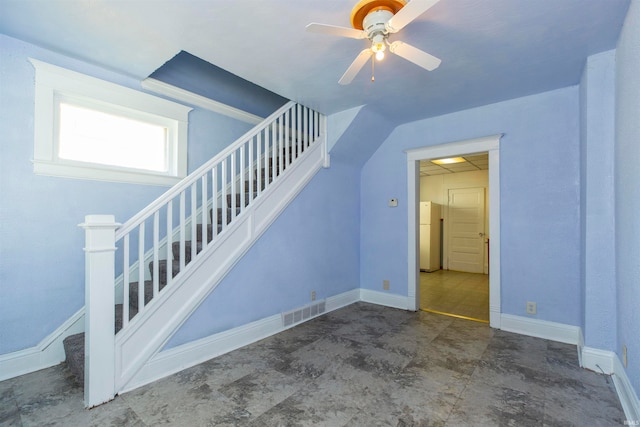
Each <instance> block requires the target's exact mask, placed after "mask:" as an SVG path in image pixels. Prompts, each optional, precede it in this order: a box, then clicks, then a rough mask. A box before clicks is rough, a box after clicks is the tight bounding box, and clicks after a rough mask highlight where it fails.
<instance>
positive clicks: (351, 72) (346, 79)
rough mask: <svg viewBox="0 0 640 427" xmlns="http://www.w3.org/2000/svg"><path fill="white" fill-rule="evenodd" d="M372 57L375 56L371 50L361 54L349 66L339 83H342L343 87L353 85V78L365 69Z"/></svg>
mask: <svg viewBox="0 0 640 427" xmlns="http://www.w3.org/2000/svg"><path fill="white" fill-rule="evenodd" d="M371 55H373V52H372V51H371V49H365V50H363V51H362V52H360V54H359V55H358V56H357V57H356V59H354V61H353V62H352V63H351V65H349V68H347V71H345V72H344V74H343V75H342V77H340V80H339V81H338V83H340V84H341V85H348V84H349V83H351V81H352V80H353V78H354V77H355V76H356V75H357V74H358V72H359V71H360V70H361V69H362V67H364V64H366V63H367V61H368V60H369V58H371Z"/></svg>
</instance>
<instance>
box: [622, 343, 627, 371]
mask: <svg viewBox="0 0 640 427" xmlns="http://www.w3.org/2000/svg"><path fill="white" fill-rule="evenodd" d="M622 365H623V366H624V367H625V368H626V367H627V346H626V345H624V344H623V345H622Z"/></svg>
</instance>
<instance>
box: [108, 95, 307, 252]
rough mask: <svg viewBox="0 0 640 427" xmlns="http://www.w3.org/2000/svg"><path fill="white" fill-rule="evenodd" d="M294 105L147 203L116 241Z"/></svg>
mask: <svg viewBox="0 0 640 427" xmlns="http://www.w3.org/2000/svg"><path fill="white" fill-rule="evenodd" d="M294 105H296V103H295V102H294V101H289V102H287V103H286V104H284V105H283V106H282V107H280V108H279V109H277V110H276V111H275V112H274V113H273V114H271V115H270V116H268V117H267V118H265V119H264V121H263V122H262V123H261V124H259V125H257V126H255V127H254V128H253V129H251V130H249V131H248V132H246V133H245V134H244V135H242V136H241V137H240V138H238V139H236V140H235V142H233V143H232V144H230V145H229V146H227V147H226V148H224V149H223V150H222V151H220V152H219V153H218V154H216V155H215V156H214V157H212V158H211V159H210V160H208V161H207V162H206V163H204V164H203V165H202V166H200V167H199V168H198V169H196V170H195V171H193V172H192V173H190V174H189V175H188V176H186V177H184V178H183V179H182V180H181V181H180V182H178V183H177V184H176V185H174V186H173V187H171V188H170V189H169V190H167V191H166V192H165V193H163V194H162V195H160V196H159V197H158V198H157V199H155V200H154V201H153V202H151V203H150V204H149V205H147V207H145V208H144V209H142V210H141V211H140V212H138V213H137V214H135V215H134V216H133V217H131V218H130V219H129V220H128V221H126V222H125V223H124V224H122V227H120V228H119V229H118V230H117V231H116V241H117V240H120V239H121V238H122V237H123V236H124V235H125V234H127V233H129V232H130V231H132V230H133V229H135V227H137V226H138V225H140V223H141V222H142V221H144V220H145V219H147V218H149V216H150V215H152V214H153V213H154V212H155V211H157V210H158V209H160V208H161V207H162V206H163V205H164V204H165V203H166V201H167V200H170V199H172V198H174V197H176V196H178V195H179V194H180V193H181V192H182V191H184V190H186V189H187V188H188V187H189V185H191V184H193V183H194V182H195V181H197V180H198V179H200V176H201V175H202V173H203V172H205V171H208V170H209V169H210V168H211V167H212V166H213V165H215V164H216V163H218V162H219V161H220V160H222V159H224V158H225V157H227V156H228V155H229V154H231V153H232V152H234V151H235V150H236V149H237V148H238V146H240V145H241V144H242V143H244V142H245V141H246V140H248V139H250V138H253V137H254V136H256V135H257V134H258V133H260V132H261V131H263V130H264V129H266V128H267V127H269V126H271V124H272V122H273V121H274V120H275V119H277V118H278V117H280V116H281V115H282V114H283V113H284V112H285V111H287V110H288V109H290V108H291V107H292V106H294Z"/></svg>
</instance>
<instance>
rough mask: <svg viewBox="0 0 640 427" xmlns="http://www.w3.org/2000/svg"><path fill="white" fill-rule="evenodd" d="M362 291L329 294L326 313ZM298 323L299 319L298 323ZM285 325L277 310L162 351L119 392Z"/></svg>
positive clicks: (157, 378) (237, 346)
mask: <svg viewBox="0 0 640 427" xmlns="http://www.w3.org/2000/svg"><path fill="white" fill-rule="evenodd" d="M359 291H360V290H359V289H353V290H351V291H348V292H344V293H342V294H338V295H334V296H332V297H329V298H327V299H326V305H325V314H326V313H328V312H330V311H333V310H337V309H339V308H342V307H345V306H347V305H349V304H353V303H354V302H357V301H359ZM309 320H310V319H309ZM299 324H300V323H296V325H299ZM294 326H295V325H294ZM285 329H288V328H285V327H284V326H283V323H282V315H281V314H280V313H278V314H274V315H272V316H269V317H266V318H264V319H261V320H257V321H255V322H251V323H248V324H246V325H242V326H238V327H237V328H233V329H230V330H228V331H224V332H220V333H217V334H214V335H211V336H209V337H205V338H202V339H199V340H197V341H192V342H190V343H187V344H183V345H180V346H178V347H174V348H170V349H168V350H165V351H162V352H160V353H158V354H156V355H155V356H153V357H152V358H151V360H149V361H148V362H147V363H146V364H145V365H144V367H143V368H142V369H141V370H140V371H139V372H138V373H137V374H136V375H135V376H134V377H133V378H132V379H131V381H129V382H128V383H127V384H126V385H125V386H124V387H123V389H122V390H121V391H120V393H124V392H127V391H131V390H133V389H136V388H138V387H141V386H143V385H145V384H149V383H152V382H154V381H157V380H159V379H161V378H164V377H166V376H169V375H171V374H175V373H176V372H180V371H182V370H184V369H187V368H189V367H191V366H195V365H197V364H199V363H202V362H205V361H207V360H209V359H212V358H214V357H217V356H220V355H222V354H225V353H228V352H230V351H233V350H236V349H238V348H240V347H244V346H246V345H249V344H251V343H254V342H256V341H259V340H262V339H264V338H267V337H270V336H271V335H275V334H277V333H279V332H282V331H284V330H285Z"/></svg>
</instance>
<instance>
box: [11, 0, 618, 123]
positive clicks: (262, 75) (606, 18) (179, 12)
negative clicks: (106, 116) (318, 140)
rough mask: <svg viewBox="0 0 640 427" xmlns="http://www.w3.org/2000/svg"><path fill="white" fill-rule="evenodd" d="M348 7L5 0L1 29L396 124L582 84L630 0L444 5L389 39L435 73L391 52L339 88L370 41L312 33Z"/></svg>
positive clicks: (198, 0) (303, 2) (129, 66)
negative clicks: (187, 67) (178, 67)
mask: <svg viewBox="0 0 640 427" xmlns="http://www.w3.org/2000/svg"><path fill="white" fill-rule="evenodd" d="M355 3H356V1H355V0H325V1H317V0H296V1H291V0H269V1H264V0H234V1H228V0H225V1H222V0H210V1H204V0H181V1H177V0H156V1H148V0H122V1H113V0H91V1H89V0H3V1H2V2H1V3H0V32H2V33H4V34H6V35H9V36H12V37H16V38H19V39H22V40H25V41H27V42H31V43H34V44H37V45H40V46H43V47H46V48H50V49H52V50H55V51H58V52H61V53H64V54H66V55H69V56H72V57H76V58H79V59H82V60H85V61H88V62H91V63H96V64H99V65H102V66H104V67H106V68H109V69H113V70H116V71H120V72H122V73H125V74H127V75H133V76H134V77H136V78H139V79H144V78H146V77H148V76H149V75H151V74H152V73H153V72H154V71H155V70H156V69H158V68H159V67H161V66H162V64H164V63H165V62H167V61H168V60H169V59H171V58H172V57H174V56H175V55H176V54H178V53H179V52H180V51H186V52H189V53H190V54H192V55H195V56H197V57H198V58H201V59H203V60H205V61H207V62H209V63H211V64H214V65H215V66H217V67H220V68H222V69H224V70H227V71H229V72H231V73H233V74H235V75H237V76H239V77H242V78H244V79H246V80H248V81H249V82H252V83H254V84H256V85H259V86H261V87H264V88H266V89H268V90H270V91H272V92H275V93H276V94H278V95H280V96H283V97H285V98H287V99H292V100H295V101H298V102H301V103H303V104H305V105H308V106H310V107H312V108H316V109H319V110H320V111H322V112H323V113H326V114H331V113H335V112H338V111H342V110H345V109H349V108H353V107H356V106H360V105H365V104H366V105H367V106H368V109H370V110H372V111H375V112H376V113H377V114H379V115H380V116H383V117H385V118H386V120H388V121H390V122H391V123H395V124H400V123H404V122H408V121H412V120H416V119H419V118H425V117H431V116H436V115H440V114H444V113H449V112H453V111H458V110H461V109H466V108H470V107H474V106H478V105H484V104H488V103H492V102H498V101H501V100H505V99H511V98H516V97H520V96H524V95H529V94H533V93H538V92H542V91H547V90H553V89H556V88H560V87H565V86H569V85H574V84H577V83H578V82H579V80H580V76H581V72H582V68H583V67H584V61H585V58H586V57H587V56H589V55H591V54H594V53H597V52H601V51H605V50H609V49H612V48H615V44H616V41H617V38H618V35H619V32H620V29H621V26H622V23H623V20H624V16H625V13H626V10H627V8H628V5H629V1H628V0H561V1H559V0H526V1H525V0H440V2H439V3H437V4H436V5H435V6H434V7H432V8H431V9H429V10H428V11H427V12H426V13H424V14H423V15H422V16H420V17H419V18H418V19H417V20H415V21H414V22H412V23H411V24H409V25H408V26H407V27H406V28H405V29H403V30H402V31H401V32H400V33H398V34H395V35H393V36H392V37H391V40H392V41H393V40H398V39H401V40H403V41H405V42H407V43H410V44H412V45H414V46H416V47H418V48H420V49H422V50H425V51H427V52H429V53H431V54H433V55H435V56H437V57H439V58H441V59H442V64H441V66H440V67H439V68H438V69H436V70H435V71H432V72H427V71H424V70H422V69H420V68H418V67H417V66H416V65H414V64H412V63H410V62H407V61H405V60H403V59H401V58H399V57H395V56H393V55H387V57H386V58H385V59H384V61H382V62H380V63H377V64H376V67H375V82H371V68H370V67H368V66H366V67H365V68H364V69H363V70H362V71H361V73H360V74H359V75H358V76H357V77H356V78H355V80H354V81H353V83H352V84H351V85H349V86H341V85H339V84H338V83H337V81H338V79H339V78H340V76H341V75H342V73H343V72H344V71H345V70H346V68H347V67H348V66H349V64H350V63H351V61H352V60H353V59H354V58H355V56H356V55H357V54H358V53H359V52H360V51H361V50H362V49H364V48H365V47H366V45H367V42H366V40H353V39H345V38H339V37H331V36H325V35H320V34H313V33H307V32H306V31H305V26H306V24H308V23H310V22H321V23H328V24H333V25H341V26H349V25H350V24H349V16H350V12H351V9H352V7H353V5H354V4H355Z"/></svg>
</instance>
